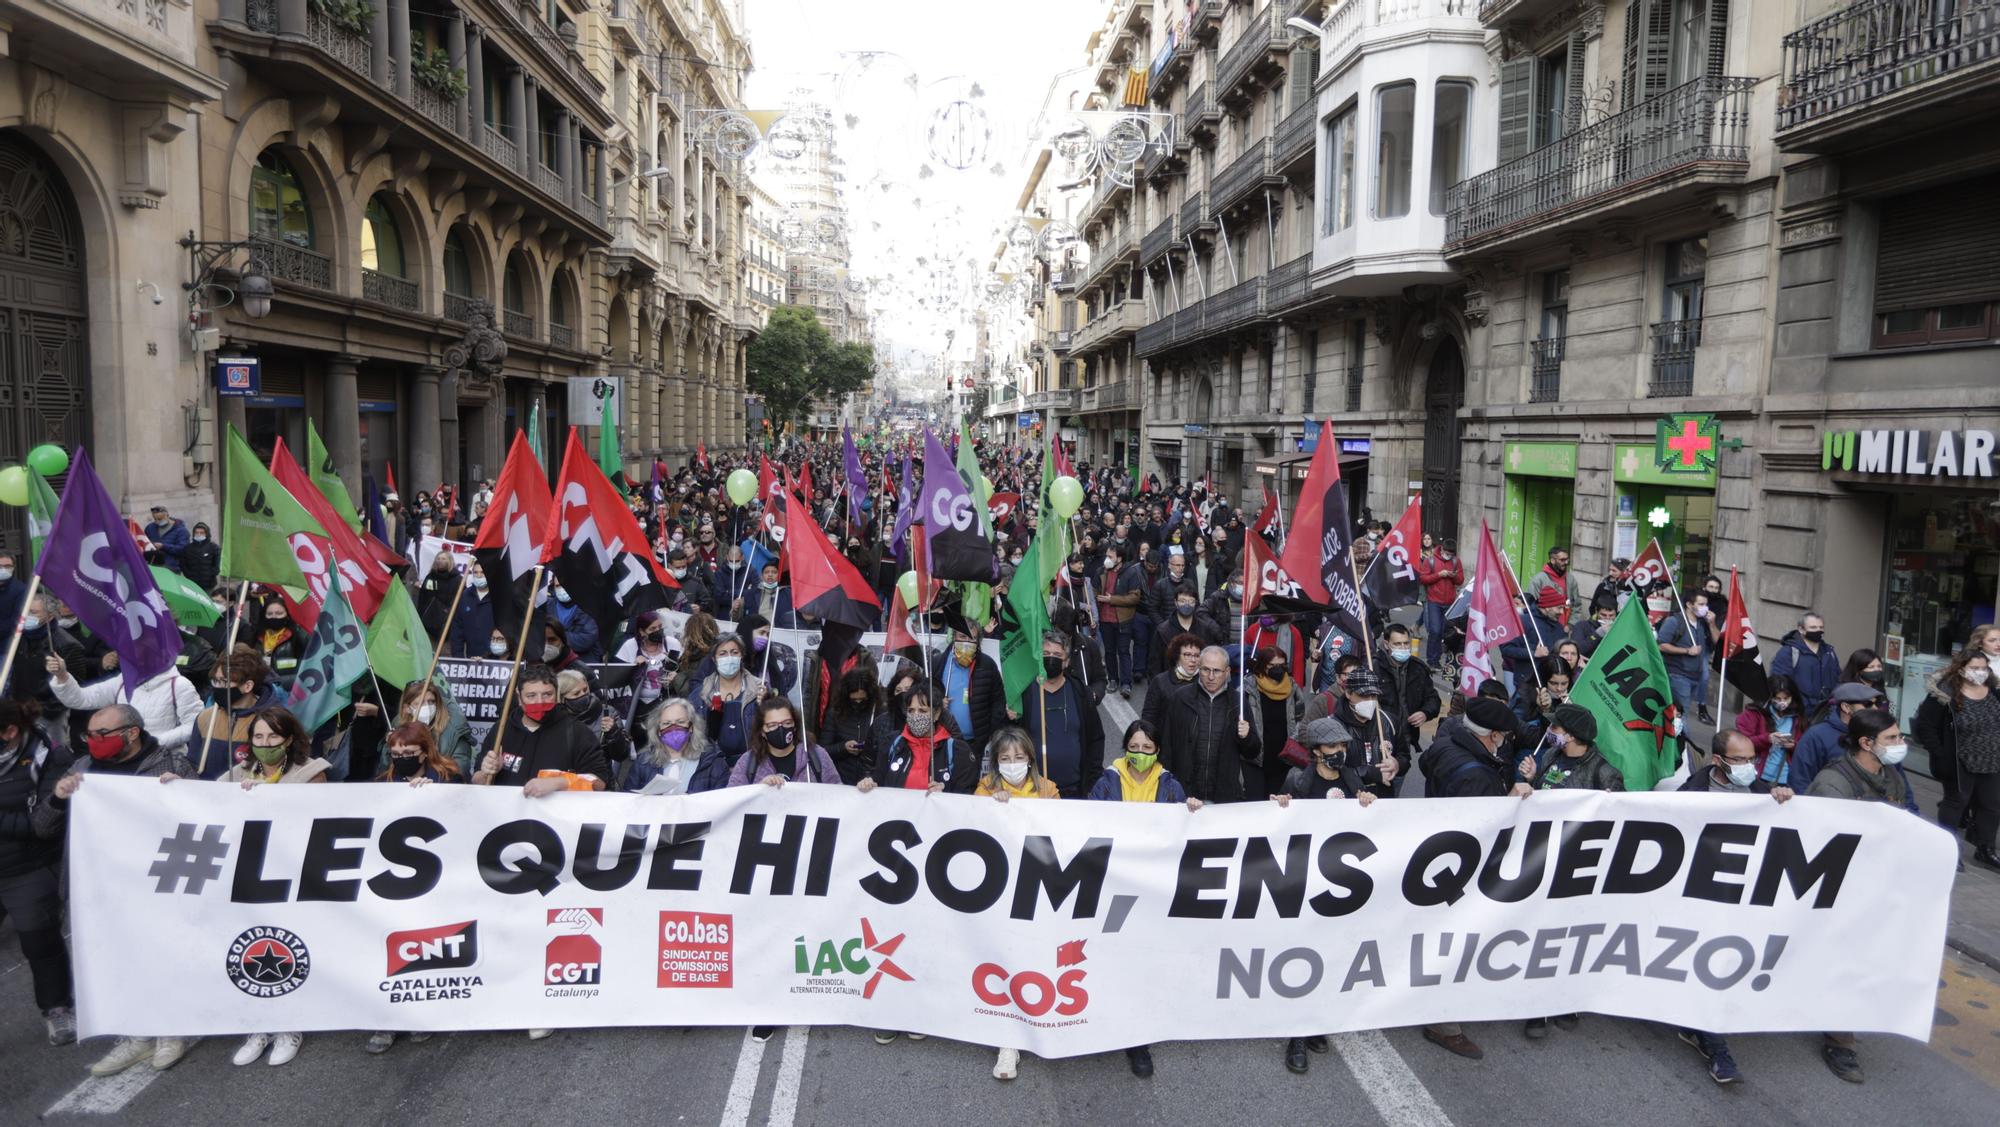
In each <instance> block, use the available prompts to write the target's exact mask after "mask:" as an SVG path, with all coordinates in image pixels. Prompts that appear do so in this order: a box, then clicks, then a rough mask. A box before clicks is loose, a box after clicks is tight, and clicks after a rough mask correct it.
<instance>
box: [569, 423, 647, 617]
mask: <svg viewBox="0 0 2000 1127" xmlns="http://www.w3.org/2000/svg"><path fill="white" fill-rule="evenodd" d="M541 555H542V560H543V562H545V563H552V564H554V566H555V573H556V578H558V579H560V580H561V581H562V585H563V587H564V588H566V589H567V590H568V591H569V593H570V598H571V599H573V600H574V601H575V602H576V604H577V605H578V606H581V607H582V608H583V609H584V610H585V611H586V612H587V613H589V615H590V616H591V617H592V618H595V619H596V620H597V621H598V622H599V623H600V624H602V626H603V627H604V628H605V629H606V630H607V631H608V630H611V629H612V628H613V626H614V624H616V623H621V622H628V621H630V620H631V619H632V617H633V616H634V615H637V614H639V613H641V612H643V611H649V610H659V609H661V608H663V607H666V606H668V605H670V604H671V603H672V602H673V597H674V596H673V592H674V591H675V589H677V588H678V587H680V584H679V583H676V582H674V579H673V577H672V576H670V575H668V574H667V573H666V571H665V570H664V569H662V568H661V567H660V564H659V561H658V560H655V559H654V558H653V553H652V550H651V548H650V547H649V545H648V544H647V543H646V532H645V530H644V529H642V528H640V527H639V519H638V518H637V517H635V516H633V515H632V510H631V509H630V508H628V507H627V506H626V504H625V499H624V498H623V497H620V496H619V495H618V490H617V489H616V488H615V487H614V486H612V484H611V481H610V479H608V478H606V477H605V476H604V471H603V470H600V469H598V468H597V463H596V462H594V461H592V460H591V457H590V453H589V451H587V450H585V449H584V447H583V440H582V439H580V438H578V437H577V434H576V428H575V427H571V428H570V431H569V442H568V444H567V445H566V446H565V447H564V449H563V465H562V476H560V477H558V478H557V479H556V491H555V498H554V500H553V502H552V503H551V505H550V507H549V520H548V527H547V530H546V531H545V532H544V534H543V536H542V552H541Z"/></svg>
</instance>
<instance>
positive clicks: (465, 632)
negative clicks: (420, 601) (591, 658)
mask: <svg viewBox="0 0 2000 1127" xmlns="http://www.w3.org/2000/svg"><path fill="white" fill-rule="evenodd" d="M492 640H493V600H492V599H490V598H484V599H482V598H480V597H479V592H477V591H475V590H473V589H472V588H471V587H469V586H468V587H467V588H466V589H465V597H464V598H461V599H460V600H459V601H458V617H457V618H454V619H452V622H451V638H450V639H449V641H450V645H449V646H448V647H447V649H446V652H447V653H449V654H451V656H453V657H488V656H491V655H489V654H488V653H487V652H486V646H487V643H489V642H491V641H492ZM570 648H571V649H575V648H576V644H575V643H574V642H572V643H570Z"/></svg>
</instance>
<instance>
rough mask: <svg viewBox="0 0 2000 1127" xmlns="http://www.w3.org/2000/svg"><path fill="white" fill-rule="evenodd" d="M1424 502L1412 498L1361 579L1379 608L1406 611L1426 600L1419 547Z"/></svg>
mask: <svg viewBox="0 0 2000 1127" xmlns="http://www.w3.org/2000/svg"><path fill="white" fill-rule="evenodd" d="M1423 504H1424V503H1423V499H1422V498H1420V497H1419V498H1412V499H1411V501H1410V507H1409V508H1407V509H1404V510H1403V519H1402V520H1399V521H1397V522H1396V527H1395V528H1393V529H1391V530H1390V532H1389V535H1388V536H1385V537H1383V539H1382V542H1381V543H1380V544H1378V545H1376V546H1375V558H1374V559H1372V560H1370V561H1368V573H1367V574H1366V575H1363V576H1362V577H1361V593H1362V594H1364V595H1366V596H1368V598H1369V599H1370V600H1372V601H1373V602H1374V604H1375V605H1376V606H1377V607H1380V608H1381V609H1383V610H1391V609H1394V608H1396V607H1406V606H1409V605H1411V604H1412V603H1415V602H1416V601H1417V600H1419V599H1421V598H1423V592H1424V587H1423V584H1422V583H1420V582H1418V580H1417V569H1416V565H1415V564H1413V563H1411V562H1410V561H1411V560H1413V559H1414V558H1415V557H1416V554H1417V543H1418V541H1420V540H1421V539H1422V538H1423V534H1424V514H1423Z"/></svg>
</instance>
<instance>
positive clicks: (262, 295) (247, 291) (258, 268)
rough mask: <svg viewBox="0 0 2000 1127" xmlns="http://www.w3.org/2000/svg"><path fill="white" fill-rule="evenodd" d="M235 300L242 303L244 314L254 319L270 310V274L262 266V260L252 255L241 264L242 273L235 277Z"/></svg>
mask: <svg viewBox="0 0 2000 1127" xmlns="http://www.w3.org/2000/svg"><path fill="white" fill-rule="evenodd" d="M236 300H237V301H239V302H241V303H242V305H243V312H244V314H245V315H246V316H248V317H250V318H252V319H255V318H258V317H262V316H264V315H265V314H266V313H269V312H270V311H271V275H270V273H269V272H268V271H267V270H266V269H265V267H264V260H263V259H261V258H257V257H254V256H253V257H252V258H251V259H250V261H248V262H246V263H244V264H243V274H242V276H241V277H239V278H237V279H236Z"/></svg>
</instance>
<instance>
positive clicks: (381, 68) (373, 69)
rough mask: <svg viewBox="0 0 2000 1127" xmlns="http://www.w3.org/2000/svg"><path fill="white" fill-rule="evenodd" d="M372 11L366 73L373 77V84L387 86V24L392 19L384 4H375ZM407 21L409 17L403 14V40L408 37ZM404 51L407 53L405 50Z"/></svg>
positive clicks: (388, 60)
mask: <svg viewBox="0 0 2000 1127" xmlns="http://www.w3.org/2000/svg"><path fill="white" fill-rule="evenodd" d="M373 11H374V13H375V19H374V23H373V24H372V25H371V33H370V34H369V36H368V46H369V50H370V52H371V56H372V57H371V58H370V59H369V61H368V73H369V74H370V75H372V76H373V77H374V79H375V85H377V86H388V85H389V67H390V56H389V35H390V32H389V25H390V24H391V23H393V22H394V21H392V20H391V19H390V18H389V8H388V5H386V4H377V5H375V7H374V9H373ZM409 22H410V19H409V17H408V16H404V17H403V24H404V31H403V38H404V39H405V40H407V39H409V37H410V33H409ZM404 53H405V54H408V52H407V51H406V52H404Z"/></svg>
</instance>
